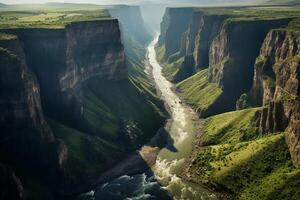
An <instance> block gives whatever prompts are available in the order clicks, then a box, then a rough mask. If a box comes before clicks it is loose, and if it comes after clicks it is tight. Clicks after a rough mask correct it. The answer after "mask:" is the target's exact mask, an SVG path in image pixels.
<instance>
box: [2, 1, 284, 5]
mask: <svg viewBox="0 0 300 200" xmlns="http://www.w3.org/2000/svg"><path fill="white" fill-rule="evenodd" d="M264 1H268V0H0V2H1V3H5V4H24V3H31V4H32V3H46V2H60V3H93V4H140V3H143V4H148V3H150V4H151V3H166V4H173V3H175V4H210V3H214V4H216V3H255V2H264ZM283 1H284V0H283Z"/></svg>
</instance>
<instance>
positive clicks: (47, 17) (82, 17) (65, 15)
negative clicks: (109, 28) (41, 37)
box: [0, 9, 110, 29]
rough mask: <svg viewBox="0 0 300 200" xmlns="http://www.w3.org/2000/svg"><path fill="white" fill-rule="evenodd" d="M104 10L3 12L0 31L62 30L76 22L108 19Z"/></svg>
mask: <svg viewBox="0 0 300 200" xmlns="http://www.w3.org/2000/svg"><path fill="white" fill-rule="evenodd" d="M109 18H110V16H109V14H108V12H107V10H105V9H98V10H90V11H84V10H79V11H59V12H57V11H28V12H27V11H5V12H0V29H7V28H53V29H57V28H64V27H65V26H66V25H67V24H69V23H71V22H76V21H90V20H103V19H109Z"/></svg>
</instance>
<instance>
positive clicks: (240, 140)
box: [189, 108, 300, 200]
mask: <svg viewBox="0 0 300 200" xmlns="http://www.w3.org/2000/svg"><path fill="white" fill-rule="evenodd" d="M259 110H260V108H252V109H247V110H242V111H234V112H230V113H224V114H220V115H216V116H213V117H210V118H208V119H206V120H205V123H204V127H203V135H202V136H201V142H202V146H201V147H199V148H198V149H197V150H195V151H194V154H193V158H192V161H191V166H190V169H189V172H190V173H191V175H192V177H193V178H192V179H193V180H194V181H197V182H203V183H206V184H208V185H210V186H212V187H216V188H223V189H224V188H226V190H227V191H228V192H229V193H230V194H231V195H232V196H233V197H234V199H241V200H246V199H247V200H248V199H253V200H261V199H286V198H288V199H295V200H296V199H299V197H300V193H299V191H298V189H297V186H296V185H297V184H298V185H299V183H300V181H299V180H300V179H299V178H300V169H297V168H295V167H294V166H293V164H292V161H291V158H290V154H289V150H288V147H287V145H286V143H285V139H284V133H274V134H266V135H260V134H259V132H258V131H256V128H255V127H253V125H251V124H252V123H251V120H252V119H253V117H254V115H255V112H257V111H259ZM295 184H296V185H295Z"/></svg>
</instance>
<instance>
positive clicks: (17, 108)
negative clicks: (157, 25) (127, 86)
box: [0, 19, 127, 199]
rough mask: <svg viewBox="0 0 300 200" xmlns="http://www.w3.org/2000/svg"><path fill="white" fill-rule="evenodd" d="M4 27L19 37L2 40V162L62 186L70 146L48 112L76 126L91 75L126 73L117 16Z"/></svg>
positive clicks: (108, 77) (122, 75)
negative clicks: (54, 127) (50, 121)
mask: <svg viewBox="0 0 300 200" xmlns="http://www.w3.org/2000/svg"><path fill="white" fill-rule="evenodd" d="M2 32H6V33H8V34H13V35H15V36H16V37H15V38H14V39H3V40H0V91H1V92H0V112H1V116H0V129H1V134H0V139H1V142H2V143H1V147H0V153H1V155H3V156H1V162H4V163H8V164H9V165H11V166H18V172H19V173H22V174H34V177H38V178H39V179H41V180H42V182H43V183H45V184H47V185H48V186H49V188H51V190H54V191H58V190H59V189H62V187H63V186H65V185H67V184H69V185H70V184H71V183H70V182H71V181H69V180H68V178H69V174H68V173H72V172H66V170H67V167H66V166H65V163H66V161H67V160H68V147H67V146H66V145H65V143H64V141H63V140H62V139H58V138H57V137H56V136H54V134H53V132H52V130H51V129H50V127H49V126H48V123H47V121H46V120H45V116H47V117H51V118H52V119H56V120H60V119H61V120H65V121H66V123H69V122H70V123H71V122H72V123H73V124H74V126H75V127H76V121H74V120H78V119H80V118H81V116H82V109H83V107H82V104H81V100H82V97H81V93H82V89H83V83H84V82H85V81H86V80H88V79H91V78H92V77H94V76H97V77H99V78H102V79H106V80H119V79H124V78H126V77H127V69H126V64H125V53H124V47H123V45H122V42H121V33H120V29H119V24H118V20H116V19H108V20H98V21H88V22H72V23H70V24H69V25H67V26H66V27H65V28H64V29H38V28H37V29H34V28H32V29H8V30H2ZM44 115H45V116H44ZM28 161H30V162H28ZM20 171H21V172H20ZM0 173H1V172H0ZM70 176H72V175H70ZM12 177H13V176H12ZM16 180H17V179H16ZM21 180H22V179H21ZM73 181H74V180H73ZM15 182H18V181H15ZM12 184H13V183H12ZM19 188H21V186H20V187H19ZM19 193H20V195H19V196H20V198H21V191H20V192H19ZM19 193H15V194H16V195H17V194H19ZM0 195H2V194H0ZM0 197H1V196H0ZM16 199H18V198H16Z"/></svg>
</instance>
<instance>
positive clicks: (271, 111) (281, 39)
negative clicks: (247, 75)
mask: <svg viewBox="0 0 300 200" xmlns="http://www.w3.org/2000/svg"><path fill="white" fill-rule="evenodd" d="M299 54H300V36H299V33H297V32H295V31H291V30H288V29H278V30H272V31H270V32H269V33H268V35H267V37H266V38H265V40H264V43H263V45H262V47H261V50H260V55H259V57H257V59H256V63H255V70H254V78H253V86H252V88H251V90H250V92H249V93H248V95H249V101H250V102H251V103H252V104H254V105H259V106H264V109H263V111H262V113H261V116H260V120H261V121H260V129H261V132H262V133H268V132H278V131H285V132H286V135H285V139H286V142H287V144H288V146H289V149H290V152H291V156H292V159H293V161H294V164H295V165H296V166H299V165H300V145H299V144H300V143H299V141H300V135H299V130H300V129H299V127H300V126H299V119H300V118H299V117H300V116H299V113H300V110H299V106H300V102H299V94H300V59H299Z"/></svg>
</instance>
